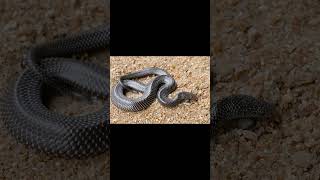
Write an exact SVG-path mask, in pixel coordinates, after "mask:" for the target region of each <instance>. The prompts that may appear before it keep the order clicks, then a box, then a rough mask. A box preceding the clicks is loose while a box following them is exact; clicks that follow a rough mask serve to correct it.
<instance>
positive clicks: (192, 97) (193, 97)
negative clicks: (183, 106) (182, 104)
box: [181, 92, 198, 102]
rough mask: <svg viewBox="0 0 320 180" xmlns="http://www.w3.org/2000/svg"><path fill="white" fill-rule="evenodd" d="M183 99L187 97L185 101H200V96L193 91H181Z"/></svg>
mask: <svg viewBox="0 0 320 180" xmlns="http://www.w3.org/2000/svg"><path fill="white" fill-rule="evenodd" d="M181 95H182V97H183V99H185V101H188V102H190V101H198V97H197V96H196V95H195V94H193V93H190V92H182V93H181Z"/></svg>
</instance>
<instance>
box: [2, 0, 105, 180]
mask: <svg viewBox="0 0 320 180" xmlns="http://www.w3.org/2000/svg"><path fill="white" fill-rule="evenodd" d="M105 3H106V1H103V0H90V1H89V0H85V1H78V0H71V1H63V0H57V1H45V0H39V1H34V0H27V1H21V0H12V1H1V2H0V27H1V29H0V42H1V48H0V77H1V78H0V89H1V90H3V88H6V87H7V82H8V81H10V80H12V79H11V77H12V76H15V75H17V74H18V73H19V72H21V68H20V61H21V59H22V58H23V55H24V54H25V53H26V51H27V50H28V49H29V48H30V46H31V45H33V44H35V43H39V42H42V41H44V40H51V39H54V38H56V37H57V36H61V35H63V34H66V33H76V32H79V31H82V30H86V29H90V28H92V27H96V26H98V25H100V24H105V23H106V21H108V19H109V13H108V12H109V11H108V10H107V9H106V8H108V7H107V6H106V5H105ZM103 54H104V55H99V56H97V58H96V59H97V61H98V60H100V61H102V63H103V61H105V60H106V57H107V55H108V54H107V53H103ZM78 102H79V103H78ZM78 102H77V100H76V101H75V99H72V98H70V97H68V98H66V97H57V98H54V99H53V100H52V103H51V104H50V108H51V109H53V110H56V111H60V112H62V113H67V114H70V115H72V114H79V110H80V112H85V111H88V112H89V111H92V110H94V109H95V108H94V106H92V105H89V106H86V103H83V101H79V100H78ZM81 103H82V104H81ZM66 105H67V106H66ZM0 118H1V117H0ZM0 179H109V152H107V153H105V154H102V155H100V156H97V157H94V158H90V159H85V160H64V159H60V158H51V157H48V156H46V155H43V154H38V153H35V152H33V150H31V149H28V148H25V147H24V145H21V144H18V143H16V141H15V139H14V138H13V137H11V136H10V135H8V134H7V131H6V129H5V128H4V127H3V124H2V121H1V119H0Z"/></svg>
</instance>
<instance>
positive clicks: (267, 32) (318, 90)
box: [211, 0, 320, 180]
mask: <svg viewBox="0 0 320 180" xmlns="http://www.w3.org/2000/svg"><path fill="white" fill-rule="evenodd" d="M319 9H320V4H319V1H317V0H306V1H302V0H301V1H300V0H282V1H277V0H271V1H270V0H261V1H256V0H248V1H240V0H228V1H216V4H215V5H212V6H211V11H212V19H211V23H212V24H211V33H212V36H211V45H212V67H213V70H214V71H215V73H216V75H217V87H216V89H217V98H218V99H219V98H221V97H223V96H227V95H230V94H236V93H244V94H249V95H252V96H255V97H262V98H263V99H265V100H266V101H268V102H271V103H274V104H276V105H277V110H278V111H279V112H280V114H281V116H282V120H281V122H280V124H279V125H273V126H272V125H266V124H264V125H262V124H260V125H259V124H258V125H257V128H256V129H255V130H252V131H245V130H233V131H231V132H228V133H224V134H221V135H219V136H218V137H217V142H216V144H215V145H214V148H213V147H212V149H211V153H212V164H211V167H212V174H211V178H213V179H290V180H293V179H312V180H315V179H320V158H319V153H320V151H319V150H320V131H319V127H320V123H319V119H320V85H319V83H320V78H319V73H320V59H319V57H320V44H319V42H320V32H319V28H320V11H319ZM271 121H272V120H271Z"/></svg>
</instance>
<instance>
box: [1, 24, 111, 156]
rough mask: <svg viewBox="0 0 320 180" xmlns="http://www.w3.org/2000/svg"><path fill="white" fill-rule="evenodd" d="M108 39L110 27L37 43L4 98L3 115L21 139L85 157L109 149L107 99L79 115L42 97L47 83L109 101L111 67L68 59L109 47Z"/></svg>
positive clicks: (51, 150) (58, 153) (40, 147)
mask: <svg viewBox="0 0 320 180" xmlns="http://www.w3.org/2000/svg"><path fill="white" fill-rule="evenodd" d="M109 41H110V28H109V25H107V26H103V27H100V28H97V29H95V30H93V31H88V32H83V33H81V34H78V35H75V36H70V37H67V38H64V39H60V40H56V41H53V42H49V43H44V44H40V45H36V46H35V47H33V48H32V49H31V50H30V51H29V54H28V56H27V58H26V61H25V63H26V65H27V68H25V69H24V71H23V72H22V73H21V74H20V75H19V77H18V78H17V79H16V81H14V83H13V85H12V87H9V88H8V89H7V90H6V92H5V94H4V95H3V96H2V97H1V101H0V113H1V114H0V115H1V117H2V119H3V120H4V122H5V125H6V127H7V128H8V129H9V132H10V133H11V134H12V135H13V136H15V137H16V139H17V140H18V141H20V142H22V143H24V144H26V145H28V146H31V147H33V148H35V149H37V150H39V151H42V152H45V153H48V154H52V155H56V156H63V157H68V158H72V157H76V158H82V157H87V156H91V155H97V154H100V153H102V152H105V151H106V150H107V149H108V147H109V144H108V142H109V141H108V131H109V103H108V102H109V101H108V100H107V101H106V103H105V104H104V105H103V107H102V108H101V109H100V110H98V111H96V112H93V113H88V114H86V115H81V116H77V117H71V116H65V115H62V114H59V113H56V112H53V111H51V110H49V109H48V108H47V107H46V106H45V104H44V103H43V101H44V100H45V99H46V97H45V95H44V91H45V89H48V87H49V88H52V87H57V88H58V90H59V91H62V92H66V91H79V92H81V93H84V92H85V93H89V94H90V95H92V96H99V97H102V98H104V99H108V98H109V97H108V96H109V71H108V70H107V69H106V68H103V67H100V66H98V65H96V64H92V63H84V62H80V61H78V60H75V59H72V58H71V59H70V58H68V57H70V56H71V55H73V54H78V53H83V52H88V51H92V50H98V49H105V48H107V47H108V46H109ZM105 60H106V61H107V58H106V59H105Z"/></svg>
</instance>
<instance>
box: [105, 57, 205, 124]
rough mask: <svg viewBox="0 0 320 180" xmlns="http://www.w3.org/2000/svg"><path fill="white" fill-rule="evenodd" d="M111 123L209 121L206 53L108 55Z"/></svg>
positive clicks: (202, 122)
mask: <svg viewBox="0 0 320 180" xmlns="http://www.w3.org/2000/svg"><path fill="white" fill-rule="evenodd" d="M110 77H111V79H110V80H111V87H110V123H111V124H209V123H210V57H209V56H111V57H110Z"/></svg>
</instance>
